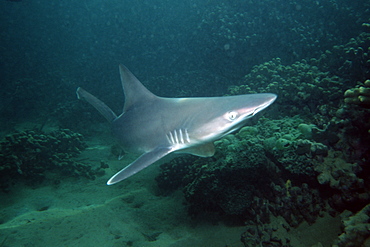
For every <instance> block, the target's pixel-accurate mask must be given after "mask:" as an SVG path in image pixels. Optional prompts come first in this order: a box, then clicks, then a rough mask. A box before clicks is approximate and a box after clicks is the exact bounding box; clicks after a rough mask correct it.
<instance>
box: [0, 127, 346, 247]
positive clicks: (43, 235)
mask: <svg viewBox="0 0 370 247" xmlns="http://www.w3.org/2000/svg"><path fill="white" fill-rule="evenodd" d="M108 135H109V134H108ZM113 143H114V141H112V140H111V139H109V137H108V138H107V136H106V133H104V137H102V138H101V139H99V138H98V137H96V138H94V140H87V144H88V146H89V147H88V149H87V150H86V151H84V152H83V153H82V154H81V155H80V156H79V157H78V159H84V158H88V160H85V162H86V163H91V165H94V166H96V165H100V162H101V161H102V160H103V161H105V162H106V163H108V164H109V166H110V167H109V168H108V169H106V173H105V175H104V176H102V177H98V178H97V179H96V180H88V179H86V178H63V180H62V181H61V183H59V184H52V185H50V184H47V183H46V184H45V183H44V184H42V186H38V187H37V188H31V187H27V186H24V185H23V184H22V183H19V184H15V185H14V186H13V187H12V189H11V192H10V193H7V194H5V193H0V216H1V217H0V218H1V219H2V221H1V222H0V223H1V224H0V247H13V246H14V247H16V246H24V247H33V246H79V247H81V246H102V247H103V246H104V247H108V246H117V247H118V246H135V247H139V246H142V247H146V246H148V247H154V246H163V247H165V246H176V247H187V246H189V247H190V246H193V247H194V246H215V247H218V246H219V247H226V246H228V247H239V246H240V247H242V246H244V245H243V244H242V242H241V241H240V237H241V234H242V233H243V232H244V231H245V229H246V228H245V227H244V226H240V225H239V226H236V225H234V224H233V223H232V222H231V221H230V220H225V219H222V217H220V216H219V215H212V214H208V215H204V214H203V215H200V216H198V217H197V218H191V217H189V215H188V214H187V208H186V202H185V199H184V197H183V195H182V192H181V191H178V192H176V193H173V194H172V195H169V196H160V195H159V193H158V191H157V186H156V182H155V176H156V174H157V173H158V172H159V169H158V166H159V165H158V164H154V165H152V166H150V167H149V168H147V169H145V170H143V171H141V172H140V173H138V174H136V175H135V176H133V177H131V178H129V179H127V180H125V181H122V182H120V183H118V184H116V185H112V186H107V185H106V181H107V180H108V179H109V177H110V176H111V175H113V174H114V173H115V172H116V171H118V170H120V169H122V168H123V167H124V166H125V165H126V164H128V163H129V162H130V161H132V160H133V159H135V156H133V155H126V156H125V158H124V159H123V160H121V161H118V160H117V159H116V158H115V157H113V155H112V154H111V152H110V148H111V145H112V144H113ZM284 223H285V221H284V220H283V219H282V218H272V223H271V224H272V225H273V226H274V227H276V228H277V229H278V230H277V232H278V233H279V235H280V237H281V238H285V237H288V238H290V240H291V244H292V246H331V243H332V242H333V240H334V239H335V238H336V237H337V236H338V234H339V233H340V218H339V217H337V218H333V217H331V216H329V215H326V216H324V217H323V218H319V219H318V220H317V221H316V223H315V224H313V225H311V226H308V225H307V224H306V223H303V224H301V225H300V226H299V227H298V228H297V229H292V230H290V231H289V232H287V231H286V230H285V229H284V228H283V227H282V224H284ZM285 224H286V223H285ZM319 243H321V244H322V245H320V244H319Z"/></svg>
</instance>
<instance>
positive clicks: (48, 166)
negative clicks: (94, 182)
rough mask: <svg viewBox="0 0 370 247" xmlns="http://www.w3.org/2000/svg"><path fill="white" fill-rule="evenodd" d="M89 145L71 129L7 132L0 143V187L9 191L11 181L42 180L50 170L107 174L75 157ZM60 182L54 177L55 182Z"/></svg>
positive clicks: (29, 181) (95, 174)
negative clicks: (21, 179)
mask: <svg viewBox="0 0 370 247" xmlns="http://www.w3.org/2000/svg"><path fill="white" fill-rule="evenodd" d="M85 148H86V144H85V142H84V140H83V136H82V135H81V134H78V133H74V132H72V131H71V130H68V129H59V130H55V131H52V132H51V133H48V134H46V133H44V132H42V131H40V130H26V131H22V132H17V133H14V134H11V135H7V136H6V137H5V140H3V141H2V142H1V143H0V151H1V153H0V171H1V174H2V176H1V178H0V189H2V190H4V191H7V190H9V185H10V183H11V182H12V181H13V180H14V179H18V178H23V179H24V180H25V181H26V183H28V184H38V183H41V182H42V181H43V180H44V179H45V178H47V175H46V174H47V172H51V173H57V174H58V175H61V176H74V177H80V176H82V177H86V178H89V179H94V178H95V176H97V175H102V174H104V171H103V170H101V169H92V168H91V166H89V165H85V164H83V163H81V162H78V161H75V160H74V159H73V158H74V157H77V156H78V155H79V154H80V153H81V151H83V150H84V149H85ZM51 177H52V176H51ZM57 181H59V179H57V178H56V177H54V182H57Z"/></svg>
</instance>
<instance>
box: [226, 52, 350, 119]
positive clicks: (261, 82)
mask: <svg viewBox="0 0 370 247" xmlns="http://www.w3.org/2000/svg"><path fill="white" fill-rule="evenodd" d="M250 82H253V84H251V83H250ZM344 84H345V83H344V80H343V79H341V78H340V77H338V76H335V75H331V74H330V73H329V72H323V71H320V69H319V68H318V67H317V66H312V65H310V64H309V63H308V62H307V61H306V60H302V61H300V62H295V63H293V64H292V65H287V66H286V65H283V64H282V62H281V59H280V58H274V59H272V60H271V61H269V62H265V63H263V64H260V65H256V66H254V67H253V69H252V70H251V72H250V73H249V74H248V75H246V76H245V77H244V79H243V83H242V85H239V86H233V87H230V89H229V93H230V94H231V95H237V94H244V93H256V92H259V93H263V92H270V93H276V94H277V95H279V100H278V102H277V103H278V104H281V105H286V106H289V108H287V109H284V110H283V111H284V113H286V114H289V115H297V114H312V113H315V112H317V111H318V106H320V105H328V106H335V105H337V104H338V103H339V102H340V100H342V92H343V91H344V90H345V89H346V86H345V85H344ZM287 111H289V112H287Z"/></svg>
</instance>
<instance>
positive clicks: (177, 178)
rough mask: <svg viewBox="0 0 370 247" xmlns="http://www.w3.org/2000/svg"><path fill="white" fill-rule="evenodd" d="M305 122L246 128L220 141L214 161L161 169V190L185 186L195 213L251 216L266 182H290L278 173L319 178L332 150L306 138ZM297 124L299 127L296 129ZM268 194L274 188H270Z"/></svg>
mask: <svg viewBox="0 0 370 247" xmlns="http://www.w3.org/2000/svg"><path fill="white" fill-rule="evenodd" d="M302 121H303V120H302V119H299V118H293V119H283V120H267V119H265V118H261V119H260V121H259V122H258V123H257V125H256V126H254V127H251V126H247V127H244V128H242V129H241V130H240V132H239V133H237V134H235V135H228V136H226V137H225V138H223V139H221V140H219V141H217V142H216V143H215V144H216V148H217V152H216V154H215V156H214V157H211V158H208V159H204V158H197V157H191V158H190V157H189V159H188V158H187V157H186V156H185V157H181V158H178V159H175V160H174V161H173V162H170V163H166V164H163V165H161V170H162V172H161V173H160V175H159V176H158V177H157V182H158V184H159V187H160V188H162V189H163V190H164V191H165V190H171V189H176V188H178V187H182V188H183V191H184V194H185V198H186V200H187V201H188V202H189V203H190V212H191V213H194V212H198V213H199V212H200V210H201V209H203V210H206V211H217V212H222V213H224V214H228V215H245V213H246V212H247V211H248V209H249V208H251V203H252V202H253V198H254V197H255V196H256V195H259V193H260V192H258V191H260V190H261V188H263V187H266V185H265V184H270V183H271V182H272V181H274V182H275V183H276V184H281V185H282V184H283V183H284V182H283V181H281V179H280V178H276V179H274V177H276V174H277V173H276V170H282V171H283V172H280V173H279V174H280V175H281V176H282V177H288V176H291V177H292V178H294V176H297V175H298V176H300V178H301V179H302V177H306V180H308V181H309V180H310V179H309V176H316V175H317V174H318V173H317V172H316V171H315V169H314V167H315V166H317V164H319V162H322V161H323V159H324V157H325V156H326V155H327V153H328V147H327V146H326V145H324V144H322V143H318V142H315V141H314V140H308V139H304V134H302V133H301V131H300V130H299V129H298V127H297V126H301V125H302ZM292 126H296V127H295V129H294V130H292V129H291V127H292ZM311 128H312V129H316V127H311ZM276 129H279V130H280V131H279V132H276ZM313 132H314V131H313ZM312 135H313V136H314V133H312ZM266 164H269V165H266ZM273 188H275V187H273ZM266 190H273V189H272V188H270V187H268V186H267V188H266ZM275 194H278V193H277V192H276V193H275ZM292 194H294V193H293V192H292ZM307 194H308V195H309V194H310V193H307ZM261 198H267V196H261ZM291 198H294V197H291ZM270 200H271V201H272V200H273V199H272V198H271V199H270ZM288 204H289V203H287V205H288ZM293 204H294V203H293ZM293 204H292V205H293Z"/></svg>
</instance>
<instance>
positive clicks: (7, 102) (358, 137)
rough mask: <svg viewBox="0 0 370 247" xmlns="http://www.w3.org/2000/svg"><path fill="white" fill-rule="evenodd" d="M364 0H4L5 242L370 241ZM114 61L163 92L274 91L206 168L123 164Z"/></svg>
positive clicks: (0, 233)
mask: <svg viewBox="0 0 370 247" xmlns="http://www.w3.org/2000/svg"><path fill="white" fill-rule="evenodd" d="M369 16H370V2H368V1H364V0H363V1H350V0H321V1H304V0H295V1H284V0H264V1H261V0H259V1H257V0H234V1H220V0H204V1H202V0H188V1H178V0H171V1H169V0H150V1H149V0H148V1H144V0H143V1H127V0H120V1H119V0H106V1H102V0H81V1H72V0H63V1H46V0H18V1H15V0H9V1H5V0H2V1H0V37H1V38H0V80H1V90H0V124H1V125H0V126H1V128H0V138H1V142H0V246H1V247H5V246H27V247H31V246H179V247H182V246H229V247H235V246H316V247H319V246H370V184H369V178H370V173H369V172H370V164H369V159H370V110H369V109H370V49H369V47H370V17H369ZM119 64H124V65H126V66H127V67H128V68H129V69H130V70H131V71H132V72H133V73H134V74H135V75H136V77H137V78H138V79H139V80H140V81H141V82H142V83H143V84H144V85H145V86H146V87H147V88H148V89H149V90H150V91H152V92H153V93H155V94H156V95H159V96H164V97H195V96H209V97H210V96H223V95H237V94H247V93H267V92H268V93H275V94H277V95H278V99H277V100H276V102H275V103H274V104H273V105H272V106H270V107H269V108H268V109H266V110H265V111H264V112H263V113H262V114H260V115H259V116H258V117H255V118H253V119H252V120H251V122H250V123H249V124H248V126H246V127H244V128H242V129H241V130H240V131H239V132H237V133H234V134H231V135H228V136H226V137H225V138H223V139H221V140H219V141H217V142H216V143H215V144H216V148H217V151H216V154H215V156H213V157H210V158H199V157H194V156H190V155H183V156H176V157H175V158H174V159H172V160H170V159H168V160H166V161H165V162H162V163H161V164H155V165H153V166H151V167H149V168H148V169H146V170H144V171H142V172H140V173H139V174H137V175H135V176H134V177H132V178H130V179H128V180H125V181H123V182H121V183H120V184H117V185H114V186H106V185H105V183H106V180H107V179H108V178H109V177H111V176H112V175H113V174H114V173H115V172H117V171H118V170H119V169H121V168H122V167H124V166H125V165H126V164H129V163H130V162H131V161H132V160H133V159H135V156H134V155H131V154H129V153H125V154H124V156H123V159H122V160H120V161H118V158H117V157H118V156H120V155H121V154H122V152H121V150H120V148H119V147H118V146H117V145H116V143H115V141H114V137H113V136H112V135H111V133H110V129H109V124H107V123H106V121H105V119H104V118H102V117H101V116H100V115H99V113H98V112H96V111H95V109H93V108H92V107H91V106H90V105H88V104H86V102H83V101H79V100H77V97H76V94H75V91H76V88H77V87H79V86H81V87H83V88H85V89H86V90H88V91H89V92H91V93H92V94H94V95H95V96H97V97H98V98H99V99H101V100H102V101H103V102H105V103H106V104H107V105H108V106H110V107H111V108H112V109H113V111H115V112H116V113H117V114H120V113H121V112H122V107H123V104H124V95H123V90H122V88H121V83H120V80H119V73H118V65H119Z"/></svg>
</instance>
